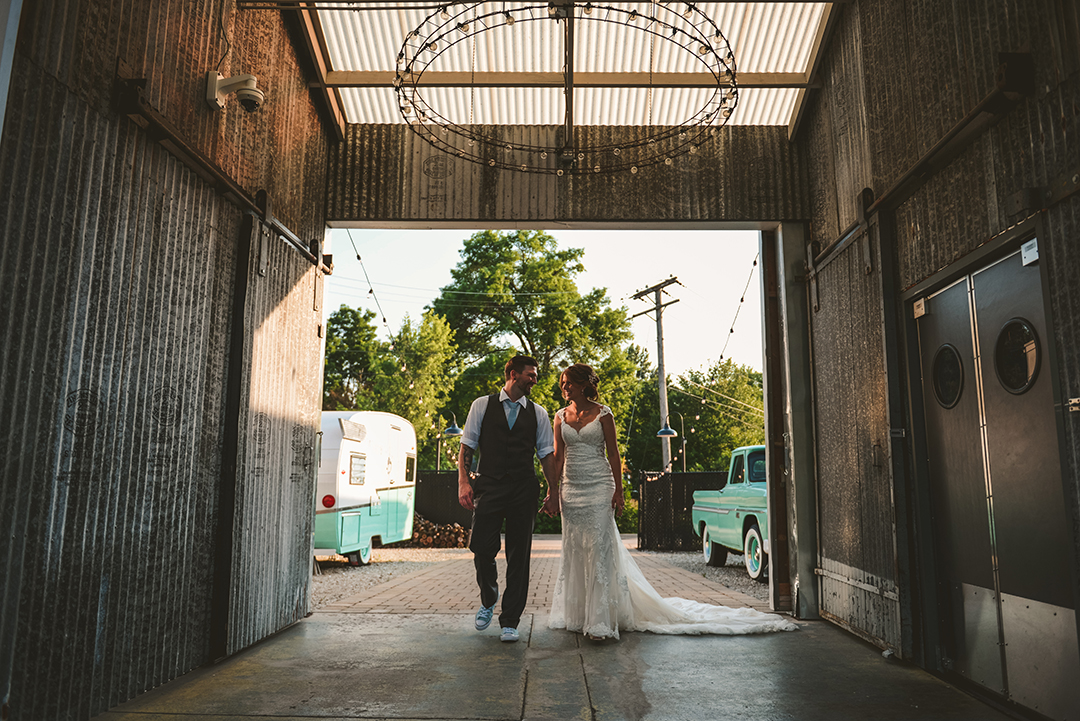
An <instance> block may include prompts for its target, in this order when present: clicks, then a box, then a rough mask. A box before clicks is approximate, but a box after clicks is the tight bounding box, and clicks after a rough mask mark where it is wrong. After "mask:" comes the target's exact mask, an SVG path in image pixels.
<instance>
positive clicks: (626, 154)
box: [394, 0, 739, 177]
mask: <svg viewBox="0 0 1080 721" xmlns="http://www.w3.org/2000/svg"><path fill="white" fill-rule="evenodd" d="M466 15H468V18H467V19H466ZM569 17H573V19H574V22H575V23H578V24H580V23H584V22H591V23H604V24H605V25H606V26H620V28H621V29H622V31H623V32H630V31H634V32H643V33H646V34H647V35H648V36H650V37H649V39H648V41H649V42H650V43H656V42H658V41H663V42H668V43H671V44H672V45H674V46H675V48H674V50H675V51H676V52H677V51H679V50H682V51H683V52H685V53H686V54H687V56H688V58H689V59H690V60H689V61H688V62H689V65H690V68H691V69H688V71H687V72H699V73H700V72H707V73H708V74H709V75H711V76H712V78H713V81H715V82H714V83H712V82H710V84H709V85H707V86H703V87H702V88H701V90H702V92H701V93H700V94H697V95H696V96H695V104H696V102H701V105H700V107H698V108H697V109H696V110H692V111H690V112H688V113H687V117H686V119H685V120H683V121H681V122H679V123H677V124H674V125H662V126H661V125H651V124H650V125H643V126H633V127H632V129H631V128H628V130H627V131H626V132H625V133H621V132H616V133H613V134H612V133H603V134H598V133H592V132H571V133H566V132H565V127H569V128H570V129H571V130H574V128H573V125H571V124H570V123H567V124H566V125H565V126H564V125H558V126H555V125H550V126H541V127H542V128H547V129H549V130H550V132H544V131H543V130H541V132H539V133H530V136H531V138H532V139H530V141H529V142H516V141H517V139H518V137H515V142H513V143H508V142H507V133H506V131H505V129H504V128H502V127H499V126H493V125H481V124H476V123H474V122H473V121H472V120H471V117H472V112H470V113H469V116H470V121H468V124H465V123H463V122H455V121H454V120H451V119H450V118H449V115H450V113H449V111H447V110H446V109H445V108H444V109H441V110H440V109H439V108H436V107H435V106H434V105H433V99H434V98H435V97H445V96H444V95H439V94H438V93H437V92H436V91H434V90H433V86H431V85H425V83H424V73H426V72H428V71H429V70H430V71H432V72H438V71H439V70H441V69H442V68H440V67H439V64H440V58H443V60H442V62H443V63H445V62H446V59H447V58H449V57H451V56H455V54H458V55H460V54H461V53H463V52H466V53H468V54H469V55H472V54H473V53H474V52H476V53H479V52H480V51H479V50H477V49H476V46H473V45H465V46H462V48H461V49H460V50H457V51H455V46H456V45H458V44H459V43H461V42H463V41H467V42H469V43H475V42H479V41H481V40H482V37H483V36H484V35H486V34H487V33H492V32H503V33H504V34H513V33H517V28H518V27H520V25H521V24H522V23H527V22H540V23H550V22H555V23H564V22H565V21H566V20H567V18H569ZM639 20H640V21H642V22H637V21H639ZM601 27H603V26H601ZM470 30H471V32H470ZM579 32H585V31H579ZM584 36H585V35H582V37H584ZM520 37H521V36H518V42H520ZM526 37H534V38H535V37H539V35H537V34H527V35H526ZM508 39H509V40H510V42H511V43H513V42H514V41H515V38H514V37H513V36H511V37H510V38H508ZM657 52H658V53H659V52H660V51H657ZM665 52H666V51H665ZM398 61H399V62H398V71H397V75H396V77H395V80H394V91H395V93H397V95H398V108H399V111H400V112H401V115H402V117H403V118H404V120H405V121H406V123H407V124H408V125H409V127H410V128H411V129H412V130H413V132H415V133H416V134H417V135H418V136H419V137H420V138H422V139H424V140H425V141H426V142H428V143H430V144H431V145H432V146H433V147H435V148H437V149H439V150H441V151H443V152H446V153H448V154H450V155H454V156H457V157H458V158H461V159H464V160H469V161H471V162H474V163H478V164H481V165H485V166H487V167H489V168H497V169H500V170H514V171H518V172H526V173H545V174H552V175H555V176H557V177H564V176H566V175H579V174H585V173H588V174H597V173H601V172H602V173H613V172H623V171H630V173H638V172H639V171H641V170H642V169H644V168H647V167H650V166H653V165H658V164H659V165H666V166H671V165H673V164H675V161H676V160H677V159H678V158H679V157H681V156H683V155H689V154H694V153H697V152H698V150H699V149H700V148H701V146H702V145H704V144H705V143H706V142H708V141H709V140H712V139H713V138H715V137H716V132H715V131H716V128H717V127H719V126H723V125H725V124H726V123H727V122H728V120H729V119H730V118H731V114H732V111H733V110H734V108H735V106H736V105H737V104H738V100H739V88H738V84H737V81H736V67H735V57H734V54H733V53H732V51H731V46H730V43H729V42H728V40H727V38H726V37H725V36H724V34H723V33H722V32H721V31H720V29H719V28H718V27H717V26H716V23H715V22H713V20H712V19H711V18H709V17H708V16H707V15H706V14H705V13H703V12H702V11H701V10H700V9H698V7H697V6H696V5H694V4H692V3H687V4H685V5H679V6H676V5H675V4H674V3H671V4H667V3H654V4H650V5H646V6H645V7H644V8H640V6H639V4H638V3H631V4H629V6H625V7H623V6H619V5H617V4H594V3H593V2H591V1H590V2H586V3H577V2H574V0H568V1H567V2H565V3H559V4H557V5H556V4H555V3H550V4H549V3H542V4H529V3H520V4H517V3H515V4H513V5H512V6H511V7H508V5H507V3H491V2H462V3H450V4H447V5H443V6H440V7H438V8H437V9H436V10H435V11H434V12H432V13H431V14H430V15H428V16H427V17H425V18H424V20H423V21H422V22H421V23H420V24H419V25H417V26H416V28H415V29H413V30H411V31H410V32H409V33H408V34H407V35H406V38H405V41H404V42H403V43H402V46H401V49H400V52H399V53H398ZM652 89H653V88H650V90H652ZM564 102H565V101H564ZM650 102H651V101H650ZM564 108H565V106H564ZM578 108H579V110H578V113H580V112H581V110H580V108H581V105H580V104H579V106H578ZM600 124H601V123H599V122H596V123H593V125H597V126H598V125H600ZM432 125H438V126H440V128H441V130H442V136H443V137H441V138H436V137H435V135H434V134H433V130H434V128H432V127H431V126H432ZM582 125H588V123H582ZM568 135H569V136H570V137H569V140H567V136H568ZM613 135H614V136H615V139H614V140H612V139H611V138H612V136H613ZM519 137H522V138H523V137H526V136H519ZM537 137H539V138H541V139H543V138H545V137H550V138H551V139H552V142H550V143H547V144H545V143H543V142H540V141H538V140H536V139H535V138H537Z"/></svg>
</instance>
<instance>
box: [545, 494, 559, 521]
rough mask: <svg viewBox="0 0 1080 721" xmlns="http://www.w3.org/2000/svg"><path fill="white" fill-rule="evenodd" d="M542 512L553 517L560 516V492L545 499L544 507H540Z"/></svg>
mask: <svg viewBox="0 0 1080 721" xmlns="http://www.w3.org/2000/svg"><path fill="white" fill-rule="evenodd" d="M540 512H541V513H544V514H546V515H548V516H551V517H555V516H557V515H559V493H558V491H556V492H555V495H553V496H552V495H548V496H546V497H545V498H544V505H542V506H540Z"/></svg>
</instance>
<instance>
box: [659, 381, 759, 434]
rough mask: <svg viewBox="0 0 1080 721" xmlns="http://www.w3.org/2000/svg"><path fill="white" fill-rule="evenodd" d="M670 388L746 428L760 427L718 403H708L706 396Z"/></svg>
mask: <svg viewBox="0 0 1080 721" xmlns="http://www.w3.org/2000/svg"><path fill="white" fill-rule="evenodd" d="M672 390H674V391H676V392H677V393H682V394H683V395H684V396H690V397H691V398H694V399H696V400H699V401H701V405H703V406H706V407H708V408H712V409H713V410H714V411H716V412H717V413H719V414H720V415H722V416H724V417H725V418H730V419H731V420H733V421H736V422H738V423H742V424H743V425H744V426H746V427H747V428H752V429H754V430H760V428H761V426H758V425H754V424H753V423H750V422H748V421H746V420H745V419H743V418H739V417H738V416H733V415H731V414H730V413H726V412H725V410H726V409H724V408H723V407H722V406H718V405H715V404H713V403H709V402H708V399H706V398H702V397H701V396H695V395H694V394H693V393H687V392H686V391H684V390H683V389H682V388H673V389H672Z"/></svg>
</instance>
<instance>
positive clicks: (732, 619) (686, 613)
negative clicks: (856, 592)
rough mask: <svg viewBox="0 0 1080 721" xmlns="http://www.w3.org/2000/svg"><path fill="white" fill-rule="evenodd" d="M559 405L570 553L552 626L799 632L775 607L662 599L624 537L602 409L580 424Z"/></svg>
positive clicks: (563, 562) (608, 633)
mask: <svg viewBox="0 0 1080 721" xmlns="http://www.w3.org/2000/svg"><path fill="white" fill-rule="evenodd" d="M564 412H565V409H562V410H559V411H558V413H559V414H560V418H561V420H562V424H561V428H562V438H563V441H564V443H565V447H566V464H565V466H564V471H563V478H562V499H561V506H562V525H563V531H562V557H561V559H560V561H559V576H558V580H557V581H556V584H555V595H554V598H553V600H552V604H551V614H550V616H549V618H548V626H549V627H551V628H565V629H567V630H569V631H578V632H582V633H586V634H589V635H591V636H596V637H602V638H618V637H619V632H620V631H651V632H652V633H664V634H722V635H740V634H749V633H769V632H773V631H793V630H796V629H797V628H798V626H797V625H796V624H794V623H792V622H791V621H789V620H787V619H785V618H783V617H782V616H778V615H776V614H772V613H762V612H760V611H755V610H754V609H751V608H728V607H726V606H712V605H709V604H705V603H698V602H696V601H690V600H687V599H684V598H662V597H661V596H660V594H658V593H657V592H656V591H655V590H654V589H653V587H652V585H650V584H649V582H648V581H647V580H645V576H644V575H642V573H641V570H640V569H639V568H638V566H637V563H635V562H634V559H633V558H632V557H631V556H630V552H629V551H627V550H626V548H625V547H624V546H623V544H622V541H621V539H620V538H619V529H618V527H617V526H616V525H615V516H614V513H613V512H612V508H611V498H612V495H613V494H614V492H615V481H614V479H613V478H612V476H611V466H610V465H609V463H608V460H607V456H606V453H605V443H604V431H603V427H602V426H601V424H600V416H604V415H610V414H611V409H609V408H608V407H607V406H602V407H601V410H600V415H599V416H597V417H596V418H595V419H594V420H592V421H591V422H589V423H587V424H586V425H585V426H584V427H583V428H582V429H581V430H580V431H579V430H577V429H576V428H573V427H572V426H571V425H570V424H569V423H567V422H566V417H565V415H564Z"/></svg>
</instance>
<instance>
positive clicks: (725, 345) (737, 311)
mask: <svg viewBox="0 0 1080 721" xmlns="http://www.w3.org/2000/svg"><path fill="white" fill-rule="evenodd" d="M759 257H761V253H758V254H757V255H755V256H754V263H753V265H751V266H750V276H749V277H748V278H747V279H746V287H744V288H743V291H742V296H741V297H740V298H739V305H738V307H737V308H735V317H734V318H732V319H731V328H730V329H729V330H728V334H727V340H726V341H724V347H723V349H721V351H720V360H724V353H726V352H727V347H728V343H730V342H731V336H732V335H734V334H735V321H737V320H738V319H739V311H740V310H742V306H743V302H744V301H745V300H746V291H747V290H749V288H750V281H751V280H752V279H753V277H754V270H756V269H757V262H758V258H759Z"/></svg>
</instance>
